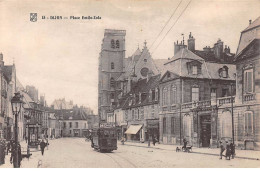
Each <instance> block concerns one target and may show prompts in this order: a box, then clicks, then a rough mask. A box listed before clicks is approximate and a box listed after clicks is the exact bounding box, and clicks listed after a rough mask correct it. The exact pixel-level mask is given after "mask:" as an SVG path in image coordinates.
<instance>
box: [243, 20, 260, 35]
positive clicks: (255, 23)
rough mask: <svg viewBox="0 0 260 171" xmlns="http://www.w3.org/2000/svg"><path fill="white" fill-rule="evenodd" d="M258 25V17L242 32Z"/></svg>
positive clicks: (259, 23) (259, 22) (259, 21)
mask: <svg viewBox="0 0 260 171" xmlns="http://www.w3.org/2000/svg"><path fill="white" fill-rule="evenodd" d="M259 25H260V16H259V17H258V18H257V19H255V20H254V21H253V22H252V23H251V24H250V25H249V26H248V27H247V28H246V29H245V30H243V31H242V32H246V31H248V30H250V29H252V28H254V27H257V26H259Z"/></svg>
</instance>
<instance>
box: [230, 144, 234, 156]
mask: <svg viewBox="0 0 260 171" xmlns="http://www.w3.org/2000/svg"><path fill="white" fill-rule="evenodd" d="M230 153H231V156H232V159H234V156H235V145H234V144H233V143H230Z"/></svg>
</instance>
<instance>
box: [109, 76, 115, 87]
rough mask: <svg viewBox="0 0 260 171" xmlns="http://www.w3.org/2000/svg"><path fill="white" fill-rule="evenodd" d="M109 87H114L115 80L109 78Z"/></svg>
mask: <svg viewBox="0 0 260 171" xmlns="http://www.w3.org/2000/svg"><path fill="white" fill-rule="evenodd" d="M110 87H115V80H114V78H113V77H112V78H110Z"/></svg>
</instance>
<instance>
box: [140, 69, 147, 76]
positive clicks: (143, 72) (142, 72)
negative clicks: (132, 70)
mask: <svg viewBox="0 0 260 171" xmlns="http://www.w3.org/2000/svg"><path fill="white" fill-rule="evenodd" d="M148 71H149V69H148V68H142V69H141V71H140V73H141V75H142V76H143V77H146V76H147V74H148Z"/></svg>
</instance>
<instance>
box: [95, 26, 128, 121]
mask: <svg viewBox="0 0 260 171" xmlns="http://www.w3.org/2000/svg"><path fill="white" fill-rule="evenodd" d="M125 35H126V31H125V30H110V29H105V33H104V38H103V42H102V45H101V52H100V54H99V68H98V77H99V78H98V114H99V117H100V119H101V121H100V122H107V114H108V113H110V112H111V107H112V106H113V105H115V104H114V103H115V98H116V96H117V95H116V88H117V87H116V86H117V85H116V79H117V78H118V77H119V76H120V75H121V74H122V73H123V71H124V58H125Z"/></svg>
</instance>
